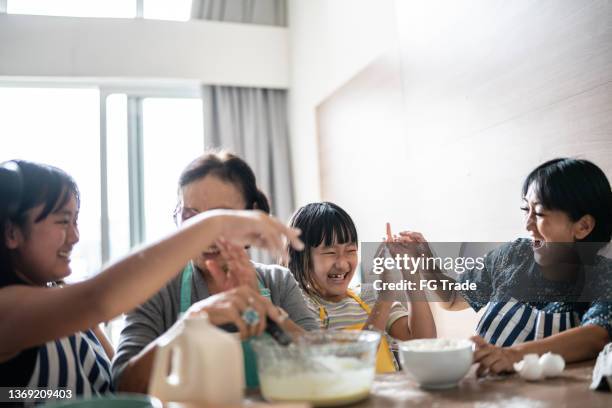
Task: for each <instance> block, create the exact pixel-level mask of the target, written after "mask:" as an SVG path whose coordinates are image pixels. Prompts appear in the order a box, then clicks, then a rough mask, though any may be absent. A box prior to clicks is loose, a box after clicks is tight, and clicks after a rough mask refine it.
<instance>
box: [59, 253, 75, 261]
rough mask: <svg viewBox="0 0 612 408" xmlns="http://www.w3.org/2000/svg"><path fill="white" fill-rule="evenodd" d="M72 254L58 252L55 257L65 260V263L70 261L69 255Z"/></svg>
mask: <svg viewBox="0 0 612 408" xmlns="http://www.w3.org/2000/svg"><path fill="white" fill-rule="evenodd" d="M71 254H72V252H71V251H59V252H58V253H57V256H58V257H60V258H62V259H64V260H66V261H70V255H71Z"/></svg>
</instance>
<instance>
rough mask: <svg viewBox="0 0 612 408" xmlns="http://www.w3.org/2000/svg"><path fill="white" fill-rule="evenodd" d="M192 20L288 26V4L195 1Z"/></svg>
mask: <svg viewBox="0 0 612 408" xmlns="http://www.w3.org/2000/svg"><path fill="white" fill-rule="evenodd" d="M191 18H193V19H203V20H215V21H228V22H234V23H247V24H262V25H275V26H286V25H287V2H286V0H193V3H192V6H191Z"/></svg>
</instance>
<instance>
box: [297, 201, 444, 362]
mask: <svg viewBox="0 0 612 408" xmlns="http://www.w3.org/2000/svg"><path fill="white" fill-rule="evenodd" d="M290 225H291V226H292V227H294V228H300V229H301V230H302V239H303V241H304V244H305V249H304V251H303V252H297V251H295V250H293V249H292V248H288V253H287V255H288V266H289V269H290V270H291V272H292V273H293V274H294V276H295V278H296V279H297V281H298V282H299V284H300V286H301V288H302V290H303V291H304V293H305V294H306V297H307V301H308V304H309V307H310V308H311V309H312V310H313V312H314V313H315V315H316V316H317V317H318V318H319V324H320V327H321V328H324V329H376V330H379V331H381V332H383V333H386V334H387V336H383V341H381V346H380V348H379V351H378V356H377V371H378V372H390V371H395V370H396V369H397V363H396V361H395V359H394V357H393V354H392V353H391V352H390V348H389V345H388V341H389V340H390V338H395V339H398V340H408V339H414V338H422V337H435V336H436V329H435V325H434V321H433V317H432V314H431V310H430V309H429V305H428V304H427V302H412V304H411V312H410V313H409V312H408V310H407V309H406V308H405V307H404V305H402V304H401V303H399V302H390V301H385V300H382V298H379V297H377V295H376V293H375V291H374V290H360V288H354V289H349V283H350V281H351V279H352V277H353V275H354V274H355V269H356V268H357V250H358V245H359V241H358V239H357V230H356V228H355V224H354V223H353V220H352V219H351V217H350V216H349V215H348V214H347V213H346V212H345V211H344V210H343V209H342V208H340V207H339V206H337V205H336V204H333V203H329V202H322V203H312V204H308V205H306V206H304V207H302V208H300V209H299V210H297V212H296V213H295V214H294V215H293V217H292V218H291V221H290ZM389 337H390V338H389Z"/></svg>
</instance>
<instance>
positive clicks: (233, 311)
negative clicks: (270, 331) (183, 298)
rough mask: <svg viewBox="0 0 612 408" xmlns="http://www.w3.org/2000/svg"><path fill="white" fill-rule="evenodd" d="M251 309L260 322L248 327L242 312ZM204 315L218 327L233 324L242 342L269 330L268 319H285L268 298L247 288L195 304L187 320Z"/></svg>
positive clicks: (237, 289) (236, 289) (242, 287)
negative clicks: (266, 329)
mask: <svg viewBox="0 0 612 408" xmlns="http://www.w3.org/2000/svg"><path fill="white" fill-rule="evenodd" d="M249 308H250V309H252V310H254V311H255V312H257V315H258V317H259V319H258V321H257V322H256V323H253V324H248V323H247V322H246V321H245V320H244V319H243V313H244V312H245V310H247V309H249ZM202 313H205V314H207V315H208V319H209V320H210V322H211V323H212V324H214V325H215V326H221V325H224V324H233V325H234V326H236V327H237V328H238V331H239V332H240V338H241V339H246V338H249V337H251V336H258V335H260V334H262V333H263V331H264V329H265V327H266V316H269V317H270V318H271V319H272V320H274V321H275V322H277V323H279V324H282V323H283V321H284V320H285V316H283V314H282V312H281V311H280V310H279V309H278V308H277V307H276V306H274V305H273V304H272V302H271V301H270V300H269V299H267V298H265V297H263V296H261V295H260V294H259V292H257V291H255V290H253V289H252V288H250V287H248V286H240V287H237V288H234V289H230V290H228V291H226V292H221V293H218V294H216V295H213V296H210V297H208V298H206V299H204V300H201V301H199V302H197V303H194V304H193V305H191V307H190V308H189V309H188V310H187V312H186V313H185V317H194V316H197V315H199V314H202Z"/></svg>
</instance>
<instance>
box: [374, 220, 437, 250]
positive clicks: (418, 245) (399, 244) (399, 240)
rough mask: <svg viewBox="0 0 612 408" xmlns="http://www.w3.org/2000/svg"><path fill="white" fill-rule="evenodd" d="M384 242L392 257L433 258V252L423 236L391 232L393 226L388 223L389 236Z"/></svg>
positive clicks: (413, 233) (415, 233)
mask: <svg viewBox="0 0 612 408" xmlns="http://www.w3.org/2000/svg"><path fill="white" fill-rule="evenodd" d="M384 242H385V243H386V245H387V248H389V252H390V253H391V255H393V256H396V255H404V254H406V255H408V256H413V257H419V256H426V257H431V256H433V255H432V252H431V249H430V248H429V245H428V244H427V240H426V239H425V237H423V234H421V233H420V232H415V231H401V232H400V233H399V235H394V234H393V233H392V232H391V224H390V223H387V236H386V237H385V239H384Z"/></svg>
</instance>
